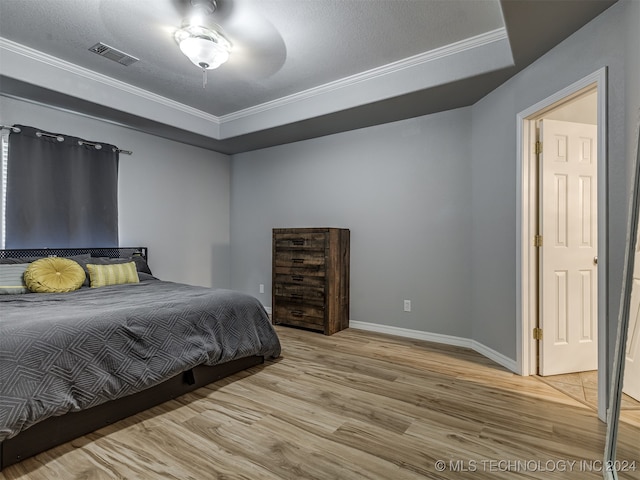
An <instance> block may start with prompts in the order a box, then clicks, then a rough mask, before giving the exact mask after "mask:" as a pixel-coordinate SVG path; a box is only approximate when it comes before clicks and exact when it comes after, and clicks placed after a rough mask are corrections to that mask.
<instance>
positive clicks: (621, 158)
mask: <svg viewBox="0 0 640 480" xmlns="http://www.w3.org/2000/svg"><path fill="white" fill-rule="evenodd" d="M639 10H640V2H637V1H635V0H630V1H627V0H621V1H620V2H619V3H618V4H616V5H614V6H613V7H611V8H610V9H608V10H607V11H605V12H604V13H603V14H602V15H600V16H599V17H597V18H596V19H595V20H593V21H592V22H590V23H589V24H587V25H586V26H585V27H583V28H582V29H581V30H579V31H578V32H576V34H574V35H573V36H571V37H569V38H568V39H567V40H565V41H564V42H563V43H561V44H560V45H559V46H557V47H556V48H554V49H553V50H551V51H550V52H549V53H547V54H546V55H545V56H543V57H542V58H541V59H539V60H538V61H537V62H535V63H534V64H532V65H531V66H529V67H528V68H527V69H525V70H524V71H522V72H521V73H520V74H518V75H517V76H515V77H514V78H512V79H511V80H509V81H508V82H506V83H505V84H504V85H502V86H501V87H499V88H497V89H496V90H494V91H493V92H491V93H490V94H489V95H487V96H486V97H485V98H484V99H482V100H481V101H480V102H478V103H477V104H475V105H474V106H473V108H472V111H473V120H472V130H473V136H472V145H473V152H474V153H473V159H472V202H471V212H472V219H473V220H472V239H473V241H472V255H471V258H472V265H471V279H472V285H473V295H472V302H471V311H473V325H472V329H473V339H474V340H477V341H478V342H480V343H482V344H484V345H486V346H488V347H490V348H493V349H495V350H497V351H499V352H501V353H503V354H504V355H507V356H509V357H511V358H515V355H516V350H515V348H516V341H515V338H516V323H515V319H516V315H517V312H516V304H515V299H516V291H515V280H516V228H515V220H516V181H517V179H516V162H515V160H516V115H517V113H519V112H521V111H523V110H525V109H526V108H528V107H530V106H532V105H534V104H536V103H538V102H539V101H541V100H543V99H545V98H547V97H548V96H550V95H552V94H554V93H555V92H557V91H559V90H562V89H563V88H565V87H567V86H568V85H570V84H572V83H574V82H576V81H578V80H580V79H581V78H583V77H585V76H587V75H589V74H591V73H593V72H595V71H597V70H598V69H600V68H602V67H604V66H607V67H608V87H609V96H608V99H609V111H608V123H609V126H608V128H609V137H608V185H609V197H608V220H609V230H608V231H609V236H608V240H609V295H608V298H609V300H610V303H609V309H608V311H609V319H611V322H610V326H611V327H612V328H613V325H614V323H615V321H616V320H617V315H618V309H619V308H618V307H619V299H620V285H621V280H622V264H623V255H624V244H625V235H626V222H627V196H628V185H629V182H628V177H629V173H630V171H631V164H630V161H631V158H630V157H631V154H630V151H629V138H628V135H629V133H630V130H631V129H630V128H629V125H628V122H629V120H630V116H629V111H628V109H630V110H634V111H636V109H637V108H638V94H637V90H638V88H639V86H640V78H639V77H638V64H639V62H640V59H639V57H638V54H637V47H638V45H640V39H639V36H638V33H637V31H638V25H639V24H640V22H639V21H638V20H639V13H638V11H639ZM632 42H635V43H632ZM633 45H635V47H633ZM631 72H635V73H631ZM634 141H635V140H634ZM613 338H615V335H613Z"/></svg>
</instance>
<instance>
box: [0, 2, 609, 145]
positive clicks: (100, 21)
mask: <svg viewBox="0 0 640 480" xmlns="http://www.w3.org/2000/svg"><path fill="white" fill-rule="evenodd" d="M614 1H615V0H580V1H576V0H502V1H499V0H218V3H219V8H218V9H217V11H216V12H215V13H214V14H213V15H212V16H211V18H210V21H211V22H215V23H216V24H218V25H219V26H220V27H221V28H222V30H223V31H224V32H225V34H226V35H227V36H228V37H229V39H230V40H231V41H232V43H233V51H232V55H231V58H230V60H229V62H227V63H226V64H224V65H222V66H221V67H220V68H219V69H217V70H211V71H209V72H208V84H207V87H206V88H204V89H203V87H202V75H201V73H200V71H199V69H198V68H196V67H195V66H193V65H192V64H191V63H190V62H189V60H188V59H187V58H186V57H184V56H183V55H182V54H181V52H180V50H179V49H178V47H177V45H176V44H175V42H174V40H173V32H174V31H175V30H176V28H178V27H179V26H180V24H181V22H182V19H183V18H184V17H186V16H187V14H188V10H189V7H190V5H189V1H188V0H138V1H131V0H93V1H90V2H89V1H87V0H48V1H35V0H28V1H25V0H0V40H3V39H4V40H6V41H9V42H10V43H11V47H12V48H14V47H15V46H19V47H20V48H22V46H23V47H25V48H24V50H27V49H34V51H35V52H41V53H42V54H44V55H43V58H44V60H42V59H40V58H39V57H38V55H39V54H38V55H36V54H34V53H32V52H29V53H28V55H27V56H30V57H32V58H31V60H33V62H36V60H37V62H40V63H34V65H36V66H37V67H39V66H40V65H45V64H46V65H49V64H51V63H52V61H51V58H55V59H60V60H61V61H63V62H64V64H65V65H67V66H65V69H67V70H69V71H71V70H74V68H75V66H77V67H80V70H79V73H78V72H75V73H74V75H76V77H77V78H79V77H82V76H86V75H84V74H83V72H84V71H87V72H89V71H90V72H97V73H98V74H101V75H104V76H106V77H108V78H110V79H114V81H116V82H121V83H122V85H130V86H133V87H135V88H137V89H141V90H140V92H142V93H144V92H150V94H152V95H154V96H158V97H163V98H166V99H169V100H170V101H172V102H177V103H178V104H180V105H183V106H185V107H188V108H189V109H191V110H194V111H195V110H197V111H199V112H203V114H206V115H209V116H212V117H211V118H213V120H214V122H213V123H215V124H216V125H217V124H220V123H221V124H223V125H222V126H223V127H224V123H225V122H224V120H225V119H226V118H235V117H234V116H237V115H239V114H238V112H246V111H253V110H252V109H256V106H260V105H266V104H270V103H274V102H276V103H277V102H281V103H282V99H286V98H294V97H295V98H297V97H296V95H298V96H300V95H301V92H302V93H303V92H308V91H323V92H324V91H327V92H329V93H327V94H326V95H325V97H320V98H319V99H318V101H317V103H319V104H322V103H323V102H325V103H330V102H329V100H331V102H332V103H335V104H336V105H337V106H332V108H331V109H329V108H326V109H323V108H321V106H315V107H314V108H307V107H306V106H305V105H304V104H301V109H302V110H304V111H305V112H307V113H306V114H304V115H300V114H299V113H297V116H296V115H290V114H289V113H287V112H284V113H282V112H277V111H275V110H273V111H268V112H262V113H263V114H264V115H263V116H265V117H267V120H264V119H263V120H262V121H261V122H254V123H253V124H252V123H251V121H250V120H252V119H250V118H249V114H246V115H245V117H246V118H245V119H243V122H244V123H243V125H242V126H241V127H238V128H235V126H234V125H233V124H231V123H232V122H228V123H229V124H230V127H229V128H228V131H229V132H230V133H228V134H224V133H218V134H208V133H207V131H206V129H202V130H201V131H197V130H198V129H197V128H196V129H194V128H189V127H182V124H178V123H179V122H178V121H177V120H176V122H175V123H174V124H171V122H167V121H166V120H164V119H163V118H160V117H154V115H146V114H141V113H140V112H139V111H135V112H134V111H130V110H127V108H118V107H113V106H112V105H111V104H110V103H108V102H99V101H98V100H96V102H95V103H94V102H93V99H92V98H91V96H90V95H89V94H88V93H87V92H82V91H81V90H82V88H80V87H82V86H83V85H84V84H82V82H80V81H78V83H77V88H76V90H77V91H78V92H77V95H76V91H74V89H73V88H68V89H66V90H65V89H64V88H57V87H56V86H51V85H50V84H48V83H46V81H45V80H46V79H43V81H42V82H41V81H40V80H39V79H37V75H36V76H35V77H34V76H31V77H27V76H24V77H23V76H21V75H16V74H14V73H13V72H15V71H16V70H15V69H16V68H18V69H19V70H20V69H21V71H24V70H25V67H23V66H22V65H18V66H16V65H15V64H16V61H15V60H14V57H13V56H12V57H11V68H4V67H5V65H6V66H7V67H8V66H9V65H8V64H9V61H8V59H9V56H8V55H7V53H6V52H7V50H6V49H5V50H3V49H0V93H2V94H5V95H12V96H17V97H22V98H28V99H31V100H34V101H38V102H42V103H47V104H51V105H55V106H59V107H62V108H68V109H71V110H75V111H78V112H81V113H86V114H90V115H95V116H99V117H102V118H105V119H107V120H111V121H114V122H118V123H121V124H125V125H129V126H132V127H134V128H138V129H140V130H143V131H148V132H150V133H155V134H158V135H163V136H166V137H169V138H174V139H176V140H180V141H185V142H187V143H191V144H194V145H199V146H203V147H205V148H211V149H214V150H217V151H221V152H225V153H234V152H238V151H246V150H251V149H255V148H261V147H265V146H269V145H274V144H277V143H286V142H290V141H296V140H300V139H304V138H311V137H314V136H319V135H326V134H329V133H335V132H338V131H344V130H349V129H353V128H360V127H362V126H367V125H372V124H376V123H382V122H386V121H393V120H398V119H401V118H408V117H411V116H416V115H421V114H426V113H432V112H435V111H441V110H445V109H449V108H456V107H459V106H464V105H470V104H472V103H474V102H475V101H477V100H478V99H479V98H481V97H482V96H483V95H485V94H486V93H488V92H489V91H491V90H492V89H493V88H495V87H496V86H498V85H499V84H500V83H502V82H503V81H505V80H506V79H507V78H509V77H510V76H511V75H513V74H514V73H516V72H517V71H518V70H520V69H522V68H524V67H525V66H526V65H528V64H529V63H530V62H531V61H533V60H535V59H536V58H537V57H539V56H540V55H541V54H543V53H544V52H546V51H547V50H548V49H549V48H551V47H553V46H554V45H555V44H557V43H558V42H559V41H561V40H563V39H564V38H566V37H567V36H568V35H569V34H571V33H573V31H575V30H576V29H578V28H579V27H580V26H582V25H583V24H584V23H586V22H588V21H589V20H591V19H592V18H593V17H595V16H596V15H598V14H599V13H601V12H602V11H603V10H604V9H606V8H607V7H608V6H610V5H611V4H612V3H614ZM542 24H544V28H542V29H541V28H539V27H538V26H539V25H542ZM496 32H497V34H498V35H499V34H500V32H501V34H502V35H503V37H504V38H505V39H507V38H508V46H509V48H510V51H509V62H508V64H507V63H505V61H504V60H503V59H501V60H500V61H498V60H497V56H496V61H495V62H494V63H495V65H494V64H492V61H491V59H492V57H491V54H489V55H487V59H484V60H483V62H478V65H477V66H476V65H475V64H474V62H476V61H477V59H476V58H475V57H474V56H473V55H472V56H471V57H469V56H467V57H465V56H464V53H465V52H464V51H462V52H459V55H458V57H456V56H455V55H453V54H447V55H449V57H447V60H448V62H449V63H447V64H446V65H447V69H446V70H447V72H444V73H441V72H439V71H437V69H436V70H428V69H426V67H423V69H422V70H416V69H413V70H412V69H411V68H409V67H408V66H407V65H409V63H407V61H408V59H409V60H410V59H412V58H414V57H420V56H424V55H425V54H426V55H432V53H433V52H441V51H445V50H446V49H447V48H451V46H452V45H454V46H455V45H459V44H464V42H468V41H469V39H471V40H473V39H478V38H485V37H487V38H488V36H490V35H495V34H496ZM6 41H5V44H6V43H7V42H6ZM96 42H103V43H106V44H108V45H110V46H112V47H114V48H117V49H119V50H122V51H124V52H126V53H128V54H130V55H133V56H135V57H137V58H139V59H140V61H139V62H137V63H135V64H133V65H131V66H129V67H125V66H122V65H120V64H117V63H115V62H112V61H110V60H107V59H105V58H103V57H100V56H98V55H95V54H93V53H91V52H89V51H88V48H89V47H91V46H92V45H94V44H95V43H96ZM492 42H494V43H495V44H496V45H498V44H499V42H497V41H494V40H492ZM488 43H490V42H488ZM0 46H2V45H0ZM478 48H480V47H478ZM14 50H15V48H14ZM20 54H21V55H22V54H23V52H22V51H20ZM14 56H15V55H14ZM23 56H24V55H23ZM432 56H433V55H432ZM443 56H444V55H443ZM420 58H422V57H420ZM429 58H431V57H429ZM434 58H436V60H435V61H434V60H430V61H432V62H433V65H434V66H437V65H439V64H437V63H435V62H437V61H438V59H439V57H438V56H437V55H436V56H435V57H434ZM454 59H457V63H454V62H453V60H454ZM19 60H20V61H22V57H20V58H19ZM18 63H19V62H18ZM25 65H26V64H25ZM424 65H426V66H427V67H428V66H429V65H431V64H426V63H424ZM70 67H74V68H70ZM458 70H459V71H460V72H458ZM7 71H9V73H7ZM43 71H44V70H43ZM363 72H365V73H367V75H366V76H363ZM391 74H393V75H395V76H392V75H391ZM438 75H440V77H441V78H436V79H434V78H431V77H434V76H438ZM456 75H457V76H456ZM422 77H424V82H422V83H421V81H422V80H421V79H422ZM33 78H36V80H33ZM70 78H71V77H70ZM71 81H75V80H73V79H71ZM347 81H350V82H351V83H350V84H349V86H350V88H351V90H345V89H343V90H342V91H339V87H340V86H344V85H346V82H347ZM383 82H386V83H383ZM334 85H335V87H333V86H334ZM332 89H333V90H335V92H332ZM85 90H86V88H85ZM140 92H138V93H137V94H138V95H140ZM364 92H367V94H365V93H364ZM97 93H98V92H96V94H97ZM329 94H332V95H333V96H331V97H330V96H329ZM338 94H342V97H340V96H339V95H338ZM360 96H361V97H362V98H359V97H360ZM356 97H358V98H356ZM290 103H293V100H292V101H291V102H290ZM245 120H246V121H245ZM216 125H214V126H216ZM231 127H233V128H235V130H234V129H233V128H231Z"/></svg>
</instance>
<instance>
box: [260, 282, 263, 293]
mask: <svg viewBox="0 0 640 480" xmlns="http://www.w3.org/2000/svg"><path fill="white" fill-rule="evenodd" d="M260 293H264V283H261V284H260Z"/></svg>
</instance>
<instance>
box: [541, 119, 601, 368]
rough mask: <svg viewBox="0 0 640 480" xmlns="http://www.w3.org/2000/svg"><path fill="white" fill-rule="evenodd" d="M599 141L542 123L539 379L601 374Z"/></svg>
mask: <svg viewBox="0 0 640 480" xmlns="http://www.w3.org/2000/svg"><path fill="white" fill-rule="evenodd" d="M596 135H597V127H596V126H595V125H585V124H579V123H570V122H560V121H555V120H542V121H541V122H540V140H541V142H542V153H541V156H540V226H539V230H540V234H541V235H542V237H543V246H542V247H541V248H540V257H539V259H540V277H539V279H540V288H539V292H540V327H541V328H542V331H543V335H542V340H541V341H540V344H539V348H540V351H539V355H540V371H539V374H540V375H557V374H561V373H573V372H580V371H586V370H597V368H598V351H597V311H598V309H597V276H598V275H597V267H596V264H595V261H594V259H595V258H596V255H597V230H596V229H597V190H596V188H597V177H596V175H597V159H596V156H595V152H596V151H597V150H596V139H597V137H596Z"/></svg>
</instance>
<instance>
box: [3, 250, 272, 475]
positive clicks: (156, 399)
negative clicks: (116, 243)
mask: <svg viewBox="0 0 640 480" xmlns="http://www.w3.org/2000/svg"><path fill="white" fill-rule="evenodd" d="M86 253H89V254H91V256H92V257H110V258H127V257H131V256H133V255H141V256H142V257H143V258H144V259H145V260H148V252H147V248H146V247H121V248H52V249H48V248H47V249H19V250H16V249H14V250H0V259H2V258H28V257H48V256H58V257H64V256H72V255H81V254H86ZM261 363H264V357H262V356H251V357H246V358H240V359H237V360H233V361H231V362H227V363H223V364H220V365H215V366H206V365H199V366H197V367H194V368H192V369H190V370H187V371H184V372H182V373H181V374H179V375H176V376H175V377H173V378H170V379H169V380H166V381H164V382H163V383H160V384H159V385H156V386H155V387H151V388H149V389H147V390H143V391H142V392H138V393H135V394H133V395H129V396H126V397H123V398H119V399H116V400H112V401H109V402H106V403H103V404H101V405H98V406H95V407H93V408H90V409H88V410H82V411H79V412H71V413H67V414H65V415H62V416H59V417H50V418H48V419H46V420H43V421H42V422H39V423H37V424H35V425H33V426H31V427H29V428H28V429H26V430H24V431H22V432H20V433H19V434H18V435H16V436H15V437H12V438H9V439H6V440H4V441H3V442H2V443H0V470H2V469H4V468H5V467H8V466H9V465H13V464H15V463H18V462H20V461H22V460H24V459H25V458H28V457H31V456H33V455H36V454H38V453H41V452H44V451H45V450H49V449H50V448H53V447H55V446H57V445H60V444H62V443H65V442H68V441H70V440H73V439H74V438H78V437H81V436H82V435H86V434H87V433H90V432H93V431H95V430H97V429H99V428H102V427H104V426H106V425H109V424H111V423H115V422H117V421H119V420H122V419H123V418H127V417H129V416H131V415H134V414H136V413H139V412H142V411H144V410H147V409H149V408H151V407H154V406H156V405H160V404H161V403H164V402H166V401H168V400H172V399H174V398H176V397H179V396H180V395H183V394H185V393H188V392H191V391H193V390H196V389H198V388H200V387H203V386H205V385H208V384H210V383H212V382H215V381H217V380H220V379H222V378H224V377H228V376H229V375H233V374H234V373H237V372H240V371H242V370H245V369H247V368H251V367H253V366H255V365H260V364H261Z"/></svg>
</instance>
